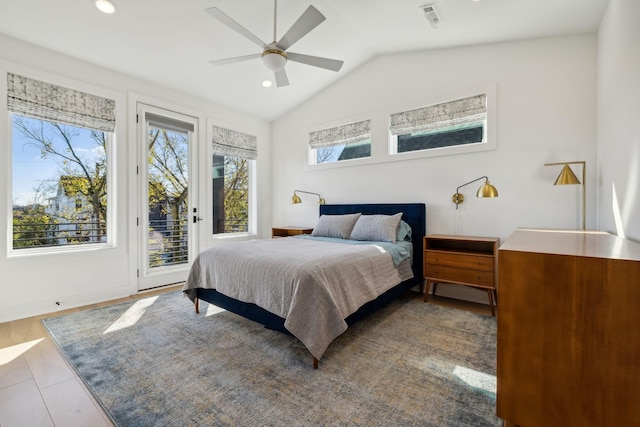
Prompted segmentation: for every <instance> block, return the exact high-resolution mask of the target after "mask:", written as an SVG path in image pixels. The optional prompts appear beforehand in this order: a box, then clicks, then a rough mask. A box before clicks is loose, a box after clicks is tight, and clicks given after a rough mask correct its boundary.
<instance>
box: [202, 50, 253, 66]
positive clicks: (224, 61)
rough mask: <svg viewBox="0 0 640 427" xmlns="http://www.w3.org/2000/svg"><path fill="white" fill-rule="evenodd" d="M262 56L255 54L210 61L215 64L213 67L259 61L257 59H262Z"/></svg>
mask: <svg viewBox="0 0 640 427" xmlns="http://www.w3.org/2000/svg"><path fill="white" fill-rule="evenodd" d="M261 56H262V54H261V53H254V54H252V55H244V56H236V57H234V58H226V59H216V60H214V61H209V64H213V65H227V64H235V63H236V62H242V61H248V60H250V59H257V58H260V57H261Z"/></svg>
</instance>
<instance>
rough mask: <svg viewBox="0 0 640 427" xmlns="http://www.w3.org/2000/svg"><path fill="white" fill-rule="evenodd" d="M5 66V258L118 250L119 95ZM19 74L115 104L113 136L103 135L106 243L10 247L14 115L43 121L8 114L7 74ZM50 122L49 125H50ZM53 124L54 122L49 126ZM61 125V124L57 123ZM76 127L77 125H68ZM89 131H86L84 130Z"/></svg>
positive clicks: (22, 68)
mask: <svg viewBox="0 0 640 427" xmlns="http://www.w3.org/2000/svg"><path fill="white" fill-rule="evenodd" d="M0 65H4V66H0V71H1V72H2V75H3V77H2V79H1V80H2V81H1V83H0V89H1V91H0V92H2V96H3V97H4V100H5V101H4V102H3V103H2V108H1V109H0V111H2V112H3V119H2V120H3V121H4V123H6V133H5V135H6V137H7V144H6V159H5V166H6V185H5V188H6V201H7V211H6V213H7V218H6V230H7V238H6V254H7V257H8V258H20V257H25V256H27V257H30V256H39V255H55V254H64V253H83V252H85V253H88V252H93V251H96V250H105V249H115V248H117V247H118V246H117V236H118V234H119V231H118V230H117V229H116V228H117V220H116V218H115V216H116V215H117V214H118V209H117V206H116V204H117V200H118V195H117V190H116V186H117V179H116V176H115V173H116V171H117V167H116V162H117V149H116V146H117V139H118V135H119V134H120V133H121V132H122V120H123V115H122V111H121V109H122V108H123V104H124V101H123V98H122V96H121V95H120V94H118V93H115V92H113V91H110V90H107V89H104V88H100V87H98V86H94V85H92V84H88V83H84V82H80V81H78V80H75V79H71V78H64V77H60V76H57V75H53V74H49V73H46V72H39V71H37V70H32V69H30V68H27V67H21V66H16V65H11V64H0ZM9 73H11V74H18V75H21V76H24V77H27V78H29V79H33V80H39V81H42V82H45V83H49V84H52V85H57V86H61V87H64V88H67V89H71V90H74V91H79V92H85V93H87V94H91V95H95V96H99V97H104V98H108V99H112V100H114V101H115V111H114V114H115V118H116V124H115V127H114V130H113V132H106V134H107V143H106V149H105V157H106V163H107V164H106V171H105V173H106V181H107V183H106V184H107V194H106V200H107V214H106V216H107V217H106V241H105V242H96V243H79V244H73V245H58V246H46V247H26V248H14V247H13V194H14V185H13V184H14V182H13V171H14V165H13V115H14V114H17V115H20V116H24V117H29V118H34V119H37V120H45V119H40V118H38V117H32V116H29V115H26V114H22V113H16V112H13V111H11V110H9V108H8V105H7V102H6V99H7V90H8V87H7V74H9ZM50 122H52V121H50ZM52 123H55V122H52ZM58 123H62V124H65V125H66V123H63V122H58ZM70 126H75V127H79V126H76V125H70ZM85 129H89V128H85Z"/></svg>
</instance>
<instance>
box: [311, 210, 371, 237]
mask: <svg viewBox="0 0 640 427" xmlns="http://www.w3.org/2000/svg"><path fill="white" fill-rule="evenodd" d="M360 215H361V214H359V213H355V214H347V215H321V216H320V219H318V224H317V225H316V227H315V228H314V229H313V231H312V232H311V235H312V236H316V237H335V238H338V239H348V238H349V236H350V235H351V230H353V226H354V225H355V223H356V221H358V218H360Z"/></svg>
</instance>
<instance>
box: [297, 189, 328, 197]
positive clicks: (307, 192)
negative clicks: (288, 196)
mask: <svg viewBox="0 0 640 427" xmlns="http://www.w3.org/2000/svg"><path fill="white" fill-rule="evenodd" d="M296 193H305V194H313V195H315V196H318V197H320V198H322V196H320V195H319V194H318V193H312V192H310V191H304V190H293V194H296Z"/></svg>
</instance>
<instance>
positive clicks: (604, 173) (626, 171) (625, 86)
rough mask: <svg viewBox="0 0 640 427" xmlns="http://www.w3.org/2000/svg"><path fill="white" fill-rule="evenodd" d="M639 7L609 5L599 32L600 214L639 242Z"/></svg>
mask: <svg viewBox="0 0 640 427" xmlns="http://www.w3.org/2000/svg"><path fill="white" fill-rule="evenodd" d="M638 21H640V2H638V1H637V0H609V4H608V6H607V10H606V12H605V15H604V17H603V19H602V23H601V25H600V30H599V32H598V162H599V177H598V192H599V201H600V205H599V207H598V213H599V216H600V226H601V228H602V229H603V230H606V231H609V232H612V233H615V234H618V235H621V236H624V237H626V238H628V239H632V240H635V241H639V242H640V221H639V220H638V219H639V218H640V77H639V76H640V25H638Z"/></svg>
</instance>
